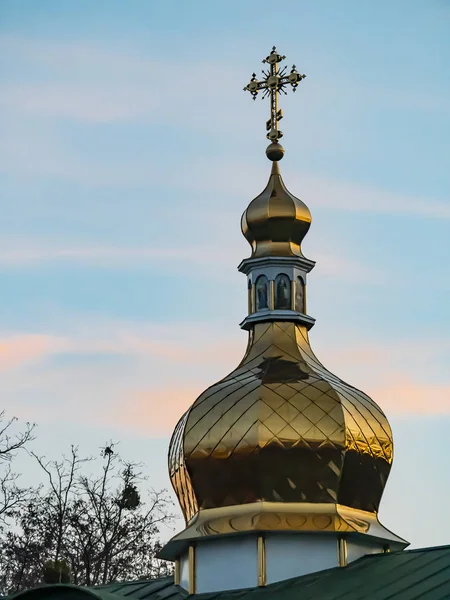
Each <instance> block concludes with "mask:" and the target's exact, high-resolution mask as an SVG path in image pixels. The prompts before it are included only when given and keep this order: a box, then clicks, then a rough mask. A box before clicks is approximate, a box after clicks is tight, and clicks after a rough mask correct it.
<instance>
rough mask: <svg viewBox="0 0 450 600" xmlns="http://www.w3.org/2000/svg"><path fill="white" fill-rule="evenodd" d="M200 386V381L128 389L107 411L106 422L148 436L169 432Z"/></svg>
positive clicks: (201, 386)
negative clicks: (112, 407)
mask: <svg viewBox="0 0 450 600" xmlns="http://www.w3.org/2000/svg"><path fill="white" fill-rule="evenodd" d="M204 387H205V386H204V385H202V384H199V385H188V386H184V385H174V386H167V387H155V388H148V389H143V390H130V391H129V392H127V393H126V394H125V397H124V398H123V399H122V400H121V402H120V403H119V405H118V406H117V407H116V409H113V410H112V411H111V412H110V413H109V415H108V421H110V422H111V423H113V424H115V425H117V423H120V424H121V427H123V428H129V429H133V430H138V431H140V432H141V433H142V432H145V433H147V434H148V435H151V436H160V435H163V436H167V435H170V434H171V433H172V431H173V429H174V427H175V425H176V423H177V422H178V420H179V419H180V417H181V416H182V415H183V414H184V412H185V411H186V410H187V409H188V408H189V406H190V405H191V404H192V403H193V402H194V401H195V399H196V398H197V397H198V396H199V395H200V394H201V392H202V391H203V389H204Z"/></svg>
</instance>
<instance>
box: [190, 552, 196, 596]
mask: <svg viewBox="0 0 450 600" xmlns="http://www.w3.org/2000/svg"><path fill="white" fill-rule="evenodd" d="M188 561H189V590H188V591H189V593H190V594H195V591H196V587H197V586H196V583H197V581H196V568H195V546H193V545H192V544H191V545H190V546H189V550H188Z"/></svg>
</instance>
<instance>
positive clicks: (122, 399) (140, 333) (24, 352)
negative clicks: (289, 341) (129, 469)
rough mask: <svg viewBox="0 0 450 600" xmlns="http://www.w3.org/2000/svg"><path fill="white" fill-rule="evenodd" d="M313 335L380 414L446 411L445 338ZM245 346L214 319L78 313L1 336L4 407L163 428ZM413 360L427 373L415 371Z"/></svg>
mask: <svg viewBox="0 0 450 600" xmlns="http://www.w3.org/2000/svg"><path fill="white" fill-rule="evenodd" d="M70 321H71V319H69V320H68V322H70ZM314 338H315V336H313V347H314V346H316V348H318V349H319V351H318V355H319V358H321V359H322V360H323V362H324V364H325V365H326V366H328V367H329V368H330V369H331V370H332V371H333V372H335V373H336V374H337V375H339V376H341V377H343V378H344V379H345V380H348V381H349V382H350V383H352V384H354V385H356V386H357V387H360V388H361V389H363V390H364V391H366V392H367V393H369V394H370V395H371V396H372V397H373V398H374V400H375V401H376V402H377V403H379V404H380V406H381V407H382V408H383V409H384V410H385V412H386V413H387V414H388V416H389V415H391V414H392V415H394V414H402V415H408V416H410V417H414V416H420V415H422V414H429V415H440V414H449V413H450V401H449V397H450V396H449V392H450V382H449V381H448V377H447V374H446V371H445V368H444V365H445V357H446V356H448V352H449V345H448V343H447V342H445V341H443V340H438V339H421V340H419V339H418V340H415V343H414V344H413V343H411V341H409V340H401V341H396V342H392V343H390V344H389V345H388V346H385V345H384V344H382V343H368V344H365V345H361V343H358V342H357V341H355V340H357V337H356V332H352V330H349V331H347V335H346V336H342V335H340V336H339V340H340V343H339V345H336V344H333V340H330V339H329V336H327V335H323V336H322V337H321V338H320V339H319V340H318V342H319V343H318V344H315V343H314ZM333 339H335V338H333ZM245 345H246V340H245V335H244V334H243V333H242V332H240V331H239V330H238V329H237V328H232V329H230V328H229V327H226V326H225V325H223V324H219V323H216V324H215V325H208V324H205V323H203V324H202V323H184V324H183V323H174V324H173V325H162V324H160V325H158V324H153V323H145V322H143V323H131V322H129V323H125V322H123V323H122V322H114V321H112V322H106V321H105V322H103V323H102V322H100V321H98V320H97V321H92V322H90V323H89V322H88V321H87V320H84V321H83V322H81V323H76V322H71V324H70V325H67V326H66V327H60V328H59V329H58V331H52V332H50V333H9V334H3V335H2V336H0V369H1V371H2V377H1V378H0V393H1V394H2V397H3V398H4V405H5V408H7V409H8V411H9V412H12V413H16V414H18V415H19V416H23V417H24V418H27V419H31V420H33V419H34V420H37V421H39V420H41V421H42V420H44V421H46V422H47V421H49V420H50V421H51V422H53V421H54V420H56V421H58V420H59V421H67V420H75V421H77V422H79V423H82V422H83V421H84V420H85V419H86V415H87V414H89V420H90V423H91V424H94V423H96V424H97V425H98V426H101V427H103V428H106V429H107V428H108V427H114V428H118V429H123V430H124V431H132V430H136V431H140V432H142V431H144V430H145V431H147V432H148V435H151V436H167V435H169V434H170V432H171V429H172V427H173V425H174V424H175V422H176V421H177V420H178V418H179V417H180V416H181V414H182V413H183V412H184V410H186V409H187V408H188V406H190V404H191V403H192V402H193V401H194V400H195V398H196V397H197V395H198V394H199V393H200V392H201V391H202V390H203V389H205V388H206V387H207V386H208V385H211V384H212V383H213V382H214V381H217V380H218V379H220V378H222V377H223V376H224V375H226V373H227V372H229V371H231V370H232V369H233V368H234V367H235V366H236V365H237V364H238V362H239V360H240V359H241V357H242V356H243V354H244V350H245ZM321 346H324V348H325V351H323V349H322V350H320V347H321ZM415 346H420V348H421V353H420V357H418V355H417V354H418V353H417V351H416V350H415ZM423 361H426V363H427V364H433V365H434V371H432V370H431V369H428V370H427V372H426V373H425V372H424V371H423V369H421V368H420V365H421V364H422V363H423ZM74 382H76V385H74ZM61 398H64V402H61ZM74 406H77V410H76V411H75V412H74V410H73V407H74Z"/></svg>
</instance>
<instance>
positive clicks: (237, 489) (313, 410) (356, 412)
mask: <svg viewBox="0 0 450 600" xmlns="http://www.w3.org/2000/svg"><path fill="white" fill-rule="evenodd" d="M392 457H393V441H392V434H391V429H390V427H389V423H388V421H387V419H386V417H385V415H384V414H383V412H382V411H381V409H380V408H379V407H378V406H377V405H376V404H375V402H373V400H371V399H370V398H369V397H368V396H367V395H366V394H364V393H363V392H361V391H359V390H357V389H356V388H354V387H352V386H350V385H348V384H347V383H345V382H343V381H342V380H341V379H339V378H338V377H336V376H335V375H333V374H332V373H330V372H329V371H327V370H326V369H325V367H324V366H323V365H322V364H321V363H320V362H319V361H318V359H317V358H316V357H315V355H314V353H313V351H312V350H311V347H310V345H309V341H308V333H307V330H306V328H305V326H302V325H299V324H296V323H289V322H272V323H257V324H255V326H254V328H253V330H252V331H251V332H250V339H249V345H248V348H247V352H246V354H245V356H244V359H243V360H242V362H241V364H240V365H239V366H238V367H237V368H236V369H235V370H234V371H233V372H232V373H230V374H229V375H228V376H227V377H225V378H224V379H222V380H221V381H219V382H218V383H216V384H214V385H213V386H211V387H210V388H208V389H207V390H206V391H205V392H204V393H203V394H201V396H200V397H199V398H198V399H197V400H196V401H195V402H194V404H193V405H192V407H191V408H190V409H189V410H188V411H187V413H186V414H185V415H184V416H183V417H182V419H181V420H180V422H179V423H178V425H177V427H176V429H175V432H174V434H173V437H172V441H171V444H170V451H169V471H170V477H171V480H172V484H173V486H174V489H175V492H176V494H177V496H178V499H179V502H180V504H181V507H182V510H183V513H184V516H185V518H186V521H190V520H191V519H192V518H193V517H194V516H195V515H196V514H197V513H198V512H200V513H202V512H203V511H205V510H207V509H217V508H220V507H238V506H241V508H242V505H252V504H253V503H260V505H261V506H262V505H263V504H264V505H265V509H264V511H265V512H266V513H267V512H268V513H269V514H270V512H271V508H270V507H271V506H273V507H278V508H277V509H276V512H277V513H278V515H279V514H280V511H279V506H280V503H283V504H284V508H285V510H287V511H289V505H290V506H292V508H291V511H292V512H294V513H297V517H299V511H301V509H300V508H299V506H301V505H303V506H304V507H305V509H306V507H308V506H309V507H311V505H316V506H324V505H328V506H329V507H330V508H329V509H327V510H329V511H332V510H334V508H333V506H334V507H335V506H338V505H341V506H344V507H348V508H351V509H355V510H356V511H365V513H372V514H373V515H374V516H376V513H377V511H378V507H379V504H380V500H381V496H382V493H383V490H384V486H385V484H386V480H387V477H388V475H389V471H390V469H391V464H392ZM253 506H254V504H253ZM294 507H295V509H294ZM274 510H275V508H274ZM213 512H214V511H213ZM256 512H258V511H256ZM228 514H229V515H232V514H233V509H228ZM291 517H292V516H291ZM277 518H279V517H277ZM271 528H272V529H277V528H279V529H283V528H286V527H284V526H283V525H282V523H281V522H279V524H278V525H277V524H275V525H274V524H273V522H272V525H271ZM292 528H294V529H295V528H296V527H295V526H294V527H292Z"/></svg>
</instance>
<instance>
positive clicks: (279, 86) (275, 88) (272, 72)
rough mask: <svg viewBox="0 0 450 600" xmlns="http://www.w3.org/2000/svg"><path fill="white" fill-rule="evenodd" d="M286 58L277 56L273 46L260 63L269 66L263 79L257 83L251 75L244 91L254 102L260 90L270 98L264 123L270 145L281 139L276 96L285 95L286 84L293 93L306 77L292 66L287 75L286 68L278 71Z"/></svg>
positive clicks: (279, 111)
mask: <svg viewBox="0 0 450 600" xmlns="http://www.w3.org/2000/svg"><path fill="white" fill-rule="evenodd" d="M285 58H286V57H285V56H281V55H280V54H278V52H277V50H276V48H275V46H274V47H273V48H272V52H271V53H270V54H269V56H268V57H267V58H265V59H264V60H263V61H262V62H263V63H264V64H268V65H269V69H267V70H266V71H264V70H263V71H262V73H263V75H264V79H263V80H262V81H258V80H257V79H256V73H253V75H252V78H251V79H250V83H249V84H248V85H246V86H245V88H244V91H247V92H250V94H251V95H252V96H253V100H256V96H257V95H258V92H259V91H260V90H262V91H263V95H262V97H263V98H267V96H270V119H269V120H268V121H267V123H266V130H267V132H268V133H267V135H266V137H267V139H269V140H270V141H271V142H272V143H277V142H278V140H279V139H280V138H281V137H283V132H282V131H280V130H279V129H278V121H280V120H281V119H282V118H283V111H282V110H281V109H278V94H279V92H283V94H287V92H286V90H285V89H284V88H285V87H286V86H287V85H288V84H290V85H291V86H292V89H293V90H294V92H295V91H296V89H297V86H298V84H299V82H300V81H301V80H302V79H304V78H305V77H306V75H300V73H299V72H298V71H297V69H296V68H295V65H293V66H292V69H291V71H290V73H287V72H286V71H287V67H283V68H282V69H281V71H279V70H278V63H280V62H281V61H282V60H284V59H285Z"/></svg>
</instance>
